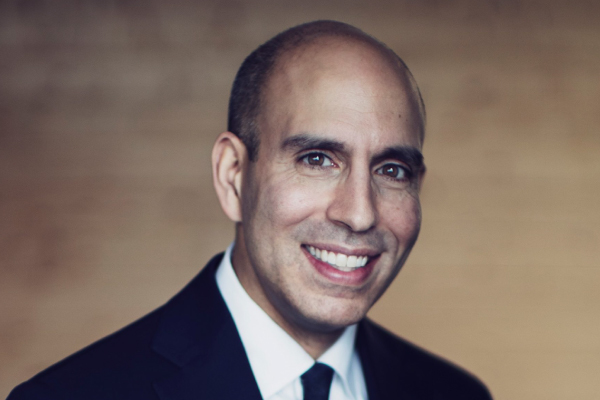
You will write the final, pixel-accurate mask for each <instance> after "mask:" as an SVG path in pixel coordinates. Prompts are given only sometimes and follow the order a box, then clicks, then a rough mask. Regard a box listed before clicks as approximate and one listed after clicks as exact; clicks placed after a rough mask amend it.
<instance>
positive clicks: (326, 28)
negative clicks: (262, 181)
mask: <svg viewBox="0 0 600 400" xmlns="http://www.w3.org/2000/svg"><path fill="white" fill-rule="evenodd" d="M332 39H334V40H338V41H340V43H352V42H354V43H357V44H360V45H362V46H364V47H365V48H368V49H371V50H373V51H375V52H376V53H377V54H378V55H380V56H381V58H382V59H383V60H385V61H386V62H387V63H388V64H389V66H391V67H392V69H393V70H394V72H395V73H396V75H397V77H398V79H399V81H401V82H402V84H403V86H404V87H405V88H406V91H407V93H408V94H410V95H411V97H412V98H413V99H414V103H415V106H416V111H417V112H418V114H419V117H420V118H419V119H420V121H421V124H420V132H419V139H420V141H421V143H422V142H423V140H424V136H425V122H426V114H425V105H424V103H423V99H422V96H421V92H420V90H419V87H418V85H417V83H416V81H415V79H414V77H413V76H412V74H411V72H410V70H409V69H408V67H407V66H406V64H405V63H404V61H402V59H401V58H400V57H399V56H398V55H397V54H396V53H395V52H394V51H393V50H391V49H390V48H389V47H388V46H387V45H385V43H383V42H381V41H379V40H378V39H376V38H374V37H372V36H370V35H369V34H367V33H365V32H363V31H362V30H360V29H358V28H356V27H354V26H352V25H349V24H346V23H343V22H338V21H329V20H321V21H313V22H308V23H305V24H301V25H297V26H294V27H292V28H289V29H287V30H286V31H283V32H281V33H279V34H277V35H276V36H274V37H272V38H271V39H269V40H268V41H266V42H265V43H263V44H262V45H260V46H259V47H258V48H257V49H255V50H254V51H253V52H252V53H251V54H250V55H249V56H248V57H247V58H246V59H245V60H244V62H243V63H242V66H241V67H240V69H239V70H238V73H237V75H236V78H235V80H234V84H233V87H232V90H231V97H230V101H229V113H228V130H230V131H231V132H233V133H234V134H236V135H237V136H239V137H240V138H241V139H242V141H243V142H244V144H246V147H247V149H248V153H249V159H250V161H254V160H255V159H256V156H257V152H258V147H259V143H260V132H259V131H260V129H259V128H258V126H257V119H258V118H259V117H260V116H261V114H262V113H263V112H264V110H265V106H266V103H265V102H266V91H267V87H268V86H269V84H270V82H271V81H272V80H273V78H274V76H275V75H277V70H278V69H279V68H285V64H286V62H287V61H289V60H290V59H293V57H294V55H297V54H302V51H303V50H304V49H306V48H308V47H310V46H313V45H314V46H318V45H319V44H320V43H321V42H328V41H330V40H332Z"/></svg>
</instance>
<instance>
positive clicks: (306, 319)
mask: <svg viewBox="0 0 600 400" xmlns="http://www.w3.org/2000/svg"><path fill="white" fill-rule="evenodd" d="M318 303H319V306H318V308H317V309H310V310H303V311H300V312H299V313H300V314H301V316H302V317H301V318H302V320H303V325H304V326H306V327H307V328H309V329H310V330H313V331H315V332H331V331H335V330H339V329H343V328H345V327H347V326H350V325H353V324H356V323H358V322H359V321H360V320H361V319H363V318H364V317H365V315H366V314H367V311H368V310H369V307H366V306H365V305H364V304H363V303H362V302H361V303H360V304H356V300H354V301H351V300H349V299H333V300H331V299H329V300H323V301H318ZM349 303H350V304H349Z"/></svg>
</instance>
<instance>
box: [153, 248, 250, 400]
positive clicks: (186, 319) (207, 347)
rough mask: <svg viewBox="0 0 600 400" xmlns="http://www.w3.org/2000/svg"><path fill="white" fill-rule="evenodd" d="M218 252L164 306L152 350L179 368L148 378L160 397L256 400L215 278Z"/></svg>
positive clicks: (240, 346) (168, 399) (237, 337)
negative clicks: (154, 378) (153, 380)
mask: <svg viewBox="0 0 600 400" xmlns="http://www.w3.org/2000/svg"><path fill="white" fill-rule="evenodd" d="M221 258H222V255H219V256H216V257H215V258H213V259H212V260H211V261H210V262H209V263H208V265H207V266H206V268H204V270H203V271H202V272H201V273H200V274H199V275H198V276H197V277H196V278H195V279H194V280H193V281H192V282H190V283H189V284H188V286H186V287H185V288H184V289H183V290H182V291H181V292H180V293H179V294H178V295H177V296H175V297H174V298H173V299H172V300H171V301H169V303H167V304H166V305H165V306H164V311H163V316H162V319H161V323H160V327H159V329H158V330H157V333H156V335H155V338H154V342H153V349H154V350H155V351H156V352H157V353H159V354H161V355H162V356H163V357H165V358H167V359H168V360H170V361H171V362H172V363H174V364H176V365H177V366H179V367H180V369H179V371H178V372H177V373H175V374H174V375H171V376H169V377H166V378H164V379H162V380H159V381H157V382H155V383H154V387H155V390H156V392H157V393H158V395H159V397H160V398H161V399H162V400H184V399H190V400H191V399H194V400H204V399H238V398H239V399H242V398H243V399H250V400H259V399H261V396H260V391H259V389H258V386H257V384H256V381H255V379H254V375H253V374H252V370H251V368H250V363H249V362H248V358H247V356H246V352H245V350H244V347H243V345H242V342H241V339H240V337H239V334H238V332H237V329H236V328H235V324H234V322H233V319H232V318H231V315H230V313H229V310H228V309H227V306H226V305H225V302H224V301H223V298H222V297H221V293H220V292H219V289H218V287H217V284H216V281H215V271H216V269H217V267H218V266H219V263H220V261H221Z"/></svg>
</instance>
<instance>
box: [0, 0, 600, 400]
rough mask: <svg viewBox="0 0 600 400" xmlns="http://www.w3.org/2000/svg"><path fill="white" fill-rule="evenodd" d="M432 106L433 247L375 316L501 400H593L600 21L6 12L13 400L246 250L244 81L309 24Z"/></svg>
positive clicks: (177, 10)
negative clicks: (338, 37) (378, 55)
mask: <svg viewBox="0 0 600 400" xmlns="http://www.w3.org/2000/svg"><path fill="white" fill-rule="evenodd" d="M323 18H329V19H337V20H341V21H345V22H348V23H351V24H354V25H356V26H358V27H360V28H362V29H363V30H365V31H366V32H369V33H371V34H372V35H374V36H375V37H377V38H379V39H381V40H382V41H384V42H385V43H387V44H388V45H389V46H390V47H392V48H393V49H394V50H396V52H397V53H398V54H400V55H401V56H402V57H403V58H404V60H405V61H406V62H407V63H408V65H409V66H410V68H411V69H412V71H413V74H414V75H415V77H416V79H417V81H418V82H419V84H420V86H421V89H422V92H423V96H424V98H425V102H426V104H427V110H428V131H427V139H426V142H425V149H424V150H425V158H426V163H427V165H428V168H429V169H428V175H427V177H426V181H425V187H424V189H423V193H422V203H423V214H424V224H423V228H422V231H421V237H420V239H419V241H418V243H417V245H416V247H415V249H414V251H413V254H412V255H411V257H410V258H409V261H408V262H407V264H406V265H405V267H404V269H403V270H402V272H401V273H400V275H399V277H398V279H397V280H396V281H395V283H394V284H393V286H392V287H391V288H390V290H389V291H388V292H387V293H386V295H385V296H384V297H383V298H382V300H381V301H380V302H379V303H378V304H377V305H376V307H375V308H374V309H373V310H372V312H371V313H370V315H371V317H372V318H374V319H375V320H377V321H379V322H380V323H382V324H383V325H384V326H386V327H388V328H389V329H391V330H392V331H394V332H396V333H397V334H399V335H401V336H403V337H405V338H407V339H409V340H411V341H413V342H415V343H417V344H419V345H421V346H423V347H425V348H427V349H429V350H431V351H433V352H435V353H438V354H441V355H443V356H444V357H447V358H448V359H450V360H452V361H454V362H456V363H458V364H459V365H462V366H463V367H464V368H466V369H468V370H470V371H472V372H473V373H475V374H476V375H477V376H479V377H480V378H481V379H482V380H483V381H484V382H486V383H487V384H488V385H489V387H490V389H491V391H492V393H493V394H494V396H495V398H497V399H511V400H520V399H523V400H525V399H528V400H529V399H544V400H554V399H556V400H559V399H560V400H563V399H592V398H598V396H599V395H600V381H599V379H598V375H599V374H600V310H599V305H600V293H599V291H598V287H600V249H599V248H600V207H599V201H598V198H599V195H600V134H599V132H598V129H599V128H598V127H599V126H600V24H599V23H598V21H600V3H599V2H595V1H567V0H564V1H559V0H548V1H520V0H512V1H492V0H489V1H482V0H456V1H438V0H428V1H417V0H401V1H391V0H389V1H379V0H378V1H369V2H366V1H352V0H350V1H348V0H346V1H327V2H324V1H317V0H307V1H303V2H296V1H295V2H292V1H282V0H277V1H275V0H272V1H266V0H265V1H252V2H250V1H236V0H227V1H209V0H206V1H182V0H179V1H169V2H166V1H164V2H159V1H148V0H146V1H142V0H128V1H107V0H105V1H86V0H79V1H75V0H73V1H50V0H47V1H44V0H22V1H0V398H4V397H5V396H6V395H7V394H8V392H9V391H10V389H11V388H12V387H13V386H15V385H16V384H18V383H19V382H21V381H23V380H25V379H28V378H29V377H31V376H32V375H34V374H35V373H37V372H39V371H40V370H42V369H44V368H46V367H47V366H49V365H51V364H52V363H54V362H56V361H58V360H59V359H61V358H63V357H65V356H67V355H69V354H70V353H72V352H74V351H76V350H78V349H79V348H81V347H83V346H85V345H87V344H89V343H91V342H92V341H95V340H97V339H99V338H101V337H103V336H104V335H106V334H108V333H110V332H112V331H114V330H116V329H118V328H120V327H121V326H123V325H125V324H127V323H129V322H131V321H132V320H134V319H136V318H138V317H140V316H142V315H144V314H145V313H147V312H149V311H150V310H152V309H154V308H155V307H157V306H159V305H161V304H162V303H164V302H165V301H166V300H167V299H169V298H170V297H171V296H172V295H173V294H175V293H176V292H177V291H178V290H179V289H180V288H181V287H183V286H184V285H185V283H186V282H188V281H189V280H190V279H191V278H192V277H193V276H194V275H195V274H196V273H197V272H198V271H199V269H200V268H202V266H204V264H205V262H206V261H207V260H208V259H209V258H210V257H211V256H212V255H213V254H215V253H217V252H219V251H221V250H223V249H225V247H226V246H227V245H228V243H229V242H230V240H231V239H232V233H233V229H232V228H233V227H232V224H231V223H230V222H229V221H228V220H227V219H226V217H225V216H224V215H223V214H222V212H221V210H220V208H219V205H218V203H217V199H216V196H215V195H214V194H213V189H212V183H211V178H210V176H211V174H210V150H211V146H212V144H213V141H214V139H215V138H216V136H217V135H218V134H219V133H220V132H221V131H223V130H225V127H226V111H227V100H228V94H229V90H230V85H231V82H232V80H233V77H234V74H235V72H236V70H237V68H238V67H239V65H240V63H241V62H242V60H243V59H244V57H245V56H246V55H247V54H248V53H249V52H250V51H252V50H253V49H254V48H255V47H256V46H257V45H258V44H260V43H262V42H264V41H265V40H267V39H268V38H270V37H271V36H272V35H274V34H275V33H277V32H279V31H281V30H283V29H285V28H287V27H290V26H292V25H295V24H298V23H301V22H306V21H309V20H314V19H323Z"/></svg>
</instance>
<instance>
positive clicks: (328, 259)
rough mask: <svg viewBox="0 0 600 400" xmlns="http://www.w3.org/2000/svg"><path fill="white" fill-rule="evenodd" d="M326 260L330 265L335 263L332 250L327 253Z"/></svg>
mask: <svg viewBox="0 0 600 400" xmlns="http://www.w3.org/2000/svg"><path fill="white" fill-rule="evenodd" d="M327 262H328V263H329V264H331V265H335V253H334V252H333V251H330V252H329V253H327Z"/></svg>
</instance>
